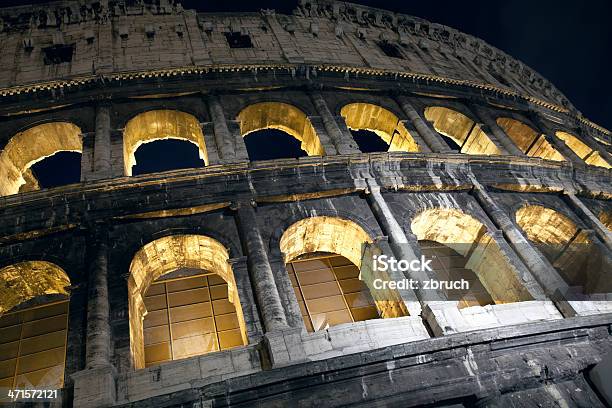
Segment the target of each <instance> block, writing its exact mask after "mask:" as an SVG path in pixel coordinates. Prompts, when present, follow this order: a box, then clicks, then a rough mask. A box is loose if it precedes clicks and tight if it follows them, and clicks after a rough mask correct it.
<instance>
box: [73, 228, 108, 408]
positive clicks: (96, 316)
mask: <svg viewBox="0 0 612 408" xmlns="http://www.w3.org/2000/svg"><path fill="white" fill-rule="evenodd" d="M88 254H90V256H91V259H90V262H91V263H90V269H89V275H88V302H87V330H86V346H85V369H84V370H82V371H79V372H76V373H74V374H73V375H72V379H73V380H74V401H73V403H74V406H79V407H107V406H111V405H113V403H114V402H115V399H116V390H115V377H116V372H115V368H114V367H113V365H112V363H111V360H110V358H111V330H110V323H109V319H110V314H109V308H110V306H109V299H108V277H107V276H108V237H107V232H106V231H101V232H99V234H96V236H95V237H94V238H93V239H92V242H91V244H90V250H89V251H88Z"/></svg>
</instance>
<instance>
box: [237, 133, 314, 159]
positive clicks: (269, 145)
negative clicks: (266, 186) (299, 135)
mask: <svg viewBox="0 0 612 408" xmlns="http://www.w3.org/2000/svg"><path fill="white" fill-rule="evenodd" d="M244 144H245V145H246V148H247V152H248V154H249V160H251V161H253V160H274V159H291V158H298V157H306V156H308V154H307V153H306V152H305V151H304V150H302V147H301V144H302V143H301V142H300V141H299V140H297V139H296V138H295V137H293V136H291V135H290V134H288V133H285V132H283V131H282V130H277V129H263V130H258V131H255V132H251V133H249V134H248V135H246V136H245V137H244Z"/></svg>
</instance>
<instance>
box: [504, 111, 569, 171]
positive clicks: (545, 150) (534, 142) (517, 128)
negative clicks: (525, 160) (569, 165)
mask: <svg viewBox="0 0 612 408" xmlns="http://www.w3.org/2000/svg"><path fill="white" fill-rule="evenodd" d="M497 124H498V125H499V127H501V128H502V129H503V130H504V132H505V133H506V134H507V135H508V137H509V138H510V139H511V140H512V141H513V142H514V144H515V145H516V146H517V147H518V148H519V149H520V150H521V151H522V152H523V153H525V154H526V155H527V156H530V157H540V158H542V159H546V160H555V161H565V159H564V158H563V156H562V155H561V153H559V152H558V151H557V150H556V149H555V148H554V147H553V146H552V145H551V144H550V143H549V142H548V141H547V140H546V138H545V137H544V135H542V134H540V133H538V132H536V131H535V130H534V129H532V128H531V127H530V126H528V125H526V124H524V123H523V122H521V121H518V120H516V119H511V118H498V119H497Z"/></svg>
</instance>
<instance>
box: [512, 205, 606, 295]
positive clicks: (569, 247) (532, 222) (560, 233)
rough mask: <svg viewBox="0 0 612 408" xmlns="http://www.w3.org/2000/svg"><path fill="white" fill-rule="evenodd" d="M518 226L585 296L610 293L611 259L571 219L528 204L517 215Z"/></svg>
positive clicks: (545, 208)
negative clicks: (580, 288)
mask: <svg viewBox="0 0 612 408" xmlns="http://www.w3.org/2000/svg"><path fill="white" fill-rule="evenodd" d="M515 217H516V223H517V224H518V226H519V227H520V228H521V229H522V230H523V231H524V233H525V235H526V236H527V239H529V241H531V242H532V243H533V244H534V245H535V246H536V247H537V248H538V249H539V250H540V252H542V254H543V255H544V256H545V257H546V258H547V259H548V260H549V261H550V263H551V264H552V265H553V266H554V267H555V269H557V270H558V271H559V273H560V274H561V276H562V277H563V278H564V279H565V280H566V282H567V283H568V284H569V285H570V286H580V287H582V288H583V290H584V292H585V293H600V292H610V291H611V290H612V285H610V282H612V273H611V272H610V269H609V265H608V262H609V259H608V257H606V256H605V254H604V253H602V250H601V249H600V248H599V246H598V245H596V244H595V243H594V242H593V241H592V240H591V238H590V237H589V234H588V233H587V231H584V230H582V229H581V228H580V227H579V226H578V225H577V224H576V223H575V222H574V221H572V220H571V219H570V218H569V217H568V216H566V215H564V214H562V213H560V212H559V211H556V210H554V209H552V208H548V207H544V206H542V205H533V204H527V205H524V206H523V207H521V208H520V209H518V210H517V211H516V213H515Z"/></svg>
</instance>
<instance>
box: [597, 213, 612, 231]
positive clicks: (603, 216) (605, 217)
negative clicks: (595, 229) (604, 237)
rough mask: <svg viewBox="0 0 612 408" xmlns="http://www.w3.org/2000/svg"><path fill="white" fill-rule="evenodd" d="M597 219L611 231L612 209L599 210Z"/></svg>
mask: <svg viewBox="0 0 612 408" xmlns="http://www.w3.org/2000/svg"><path fill="white" fill-rule="evenodd" d="M597 218H599V221H601V223H602V224H603V225H604V226H605V227H606V228H607V229H608V230H609V231H612V211H605V210H603V211H601V212H600V213H599V217H597Z"/></svg>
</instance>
